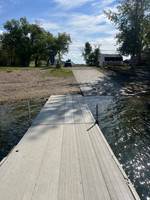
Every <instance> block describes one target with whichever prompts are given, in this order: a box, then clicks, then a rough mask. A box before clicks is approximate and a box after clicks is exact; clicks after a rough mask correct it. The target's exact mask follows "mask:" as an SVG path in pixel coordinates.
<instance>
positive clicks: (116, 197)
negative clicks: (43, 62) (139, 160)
mask: <svg viewBox="0 0 150 200" xmlns="http://www.w3.org/2000/svg"><path fill="white" fill-rule="evenodd" d="M0 199H2V200H133V199H139V197H138V195H137V193H136V191H135V189H134V187H133V186H132V184H131V183H130V181H129V180H128V178H127V176H126V174H125V172H124V171H123V169H122V168H121V166H120V164H119V163H118V161H117V159H116V158H115V156H114V154H113V152H112V151H111V149H110V147H109V145H108V143H107V141H106V140H105V138H104V136H103V134H102V132H101V131H100V129H99V127H98V126H97V125H96V124H95V120H94V118H93V116H92V114H91V112H90V110H89V108H88V106H87V105H86V103H85V101H84V97H82V96H80V95H74V96H71V95H66V96H65V95H57V96H51V97H50V98H49V100H48V101H47V102H46V104H45V106H44V107H43V109H42V110H41V112H40V113H39V115H38V116H37V118H36V119H35V121H34V123H33V124H32V126H31V127H30V128H29V130H28V131H27V133H26V134H25V135H24V137H23V138H22V139H21V141H20V142H19V144H18V145H17V146H16V147H15V148H14V149H13V151H12V152H11V153H10V154H9V156H8V157H7V159H5V161H4V162H2V163H1V166H0Z"/></svg>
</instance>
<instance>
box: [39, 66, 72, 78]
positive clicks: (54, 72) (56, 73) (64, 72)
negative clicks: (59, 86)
mask: <svg viewBox="0 0 150 200" xmlns="http://www.w3.org/2000/svg"><path fill="white" fill-rule="evenodd" d="M69 76H73V72H72V71H71V70H69V69H65V68H63V67H62V68H61V69H57V68H56V67H53V68H50V69H49V71H48V72H46V73H45V74H43V77H69Z"/></svg>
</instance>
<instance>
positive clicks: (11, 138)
mask: <svg viewBox="0 0 150 200" xmlns="http://www.w3.org/2000/svg"><path fill="white" fill-rule="evenodd" d="M30 104H31V105H30V106H31V108H30V109H31V118H32V121H33V120H34V119H35V117H36V116H37V114H38V113H39V111H40V110H41V108H42V107H43V105H44V104H45V100H36V101H34V102H30ZM28 119H29V118H28V104H27V102H20V103H15V104H7V105H0V160H2V159H3V158H4V157H5V156H7V154H8V153H9V152H10V151H11V149H12V148H13V147H14V146H15V145H16V144H17V143H18V142H19V141H20V139H21V138H22V137H23V135H24V134H25V132H26V131H27V129H28V128H29V121H28Z"/></svg>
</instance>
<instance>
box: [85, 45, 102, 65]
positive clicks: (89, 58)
mask: <svg viewBox="0 0 150 200" xmlns="http://www.w3.org/2000/svg"><path fill="white" fill-rule="evenodd" d="M82 56H83V57H84V60H85V62H86V64H87V65H91V66H98V65H99V58H100V46H98V47H96V46H95V49H94V51H93V50H92V46H91V44H90V43H89V42H86V43H85V47H84V50H83V52H82Z"/></svg>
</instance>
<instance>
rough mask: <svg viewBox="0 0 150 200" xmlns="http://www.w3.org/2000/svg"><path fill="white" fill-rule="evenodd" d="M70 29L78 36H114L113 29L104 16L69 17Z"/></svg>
mask: <svg viewBox="0 0 150 200" xmlns="http://www.w3.org/2000/svg"><path fill="white" fill-rule="evenodd" d="M67 24H68V25H69V27H71V28H70V29H71V30H72V31H71V32H73V31H76V32H79V31H80V34H84V35H85V34H96V33H99V34H100V33H103V34H111V35H112V34H114V32H115V30H116V29H115V28H114V26H113V25H111V24H108V21H107V18H106V17H105V15H104V14H101V15H97V16H96V15H81V14H74V15H72V16H70V18H69V20H68V23H67Z"/></svg>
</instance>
